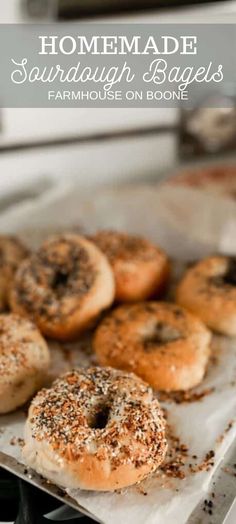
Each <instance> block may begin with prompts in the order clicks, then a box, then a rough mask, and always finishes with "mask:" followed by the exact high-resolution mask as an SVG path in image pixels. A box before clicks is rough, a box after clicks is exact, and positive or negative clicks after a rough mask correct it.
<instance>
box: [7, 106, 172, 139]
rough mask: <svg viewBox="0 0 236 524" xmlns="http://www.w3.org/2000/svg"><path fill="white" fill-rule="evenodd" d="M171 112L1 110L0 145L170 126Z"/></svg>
mask: <svg viewBox="0 0 236 524" xmlns="http://www.w3.org/2000/svg"><path fill="white" fill-rule="evenodd" d="M176 120H177V110H173V109H133V108H132V109H91V108H88V109H86V108H78V109H66V108H65V109H63V108H62V109H56V108H49V109H42V108H40V109H39V108H32V109H31V108H30V109H27V108H26V109H24V108H18V109H2V110H1V113H0V121H1V131H0V146H2V145H6V144H18V143H24V142H26V143H29V142H34V141H37V140H52V139H55V138H60V137H67V136H70V137H73V136H81V135H82V136H84V135H90V134H91V133H102V132H104V131H106V132H107V131H111V130H120V129H130V128H137V127H141V128H142V127H144V128H145V127H148V126H156V125H161V124H173V123H175V122H176Z"/></svg>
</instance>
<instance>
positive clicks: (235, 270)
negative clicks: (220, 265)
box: [223, 257, 236, 286]
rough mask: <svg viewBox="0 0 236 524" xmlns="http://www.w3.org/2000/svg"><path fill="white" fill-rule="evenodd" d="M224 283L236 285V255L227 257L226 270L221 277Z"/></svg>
mask: <svg viewBox="0 0 236 524" xmlns="http://www.w3.org/2000/svg"><path fill="white" fill-rule="evenodd" d="M223 280H224V282H225V284H230V285H231V286H236V257H231V258H229V261H228V267H227V271H226V273H225V275H224V277H223Z"/></svg>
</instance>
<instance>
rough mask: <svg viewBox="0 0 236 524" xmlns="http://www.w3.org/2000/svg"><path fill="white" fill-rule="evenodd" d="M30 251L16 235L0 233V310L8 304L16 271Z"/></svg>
mask: <svg viewBox="0 0 236 524" xmlns="http://www.w3.org/2000/svg"><path fill="white" fill-rule="evenodd" d="M28 253H29V252H28V249H27V248H26V247H25V246H24V245H23V244H22V243H21V242H20V240H18V239H17V238H16V237H13V236H6V235H0V311H4V310H5V309H6V308H7V306H8V298H9V292H10V288H11V284H12V280H13V277H14V274H15V271H16V269H17V267H18V265H19V264H20V262H21V261H22V260H23V259H24V258H26V257H27V256H28Z"/></svg>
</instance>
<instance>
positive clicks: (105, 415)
mask: <svg viewBox="0 0 236 524" xmlns="http://www.w3.org/2000/svg"><path fill="white" fill-rule="evenodd" d="M109 414H110V407H109V406H106V405H104V406H99V407H98V409H97V411H96V413H94V415H93V416H92V417H91V419H90V421H89V427H90V428H92V429H104V428H105V427H106V425H107V423H108V419H109Z"/></svg>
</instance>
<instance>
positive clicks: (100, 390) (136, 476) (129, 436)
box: [23, 367, 167, 491]
mask: <svg viewBox="0 0 236 524" xmlns="http://www.w3.org/2000/svg"><path fill="white" fill-rule="evenodd" d="M166 449H167V443H166V438H165V422H164V418H163V415H162V411H161V408H160V405H159V403H158V401H157V400H156V399H155V398H154V397H153V393H152V391H151V389H150V388H149V387H148V386H147V384H145V383H144V382H143V381H142V380H140V379H139V378H138V377H136V376H135V375H133V374H128V373H124V372H121V371H117V370H114V369H111V368H98V367H97V368H96V367H95V368H89V369H77V370H72V371H70V372H68V373H66V374H65V375H64V376H62V377H61V378H59V379H57V380H56V381H55V382H54V384H53V385H52V387H51V389H43V390H42V391H40V392H39V393H38V394H37V396H36V397H35V399H34V400H33V402H32V404H31V406H30V409H29V414H28V419H27V422H26V429H25V446H24V448H23V458H24V461H25V462H26V464H27V465H29V466H30V467H32V468H33V469H35V470H36V471H37V472H38V473H39V474H41V475H44V476H45V477H46V478H47V479H49V480H51V481H53V482H56V484H60V485H61V486H63V487H65V488H81V489H86V490H99V491H100V490H102V491H113V490H115V489H118V488H123V487H126V486H129V485H131V484H134V483H136V482H138V481H140V480H142V479H143V478H144V477H146V476H147V475H148V474H149V473H151V472H153V471H154V470H156V469H157V467H158V466H159V465H160V464H161V463H162V461H163V459H164V456H165V453H166Z"/></svg>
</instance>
